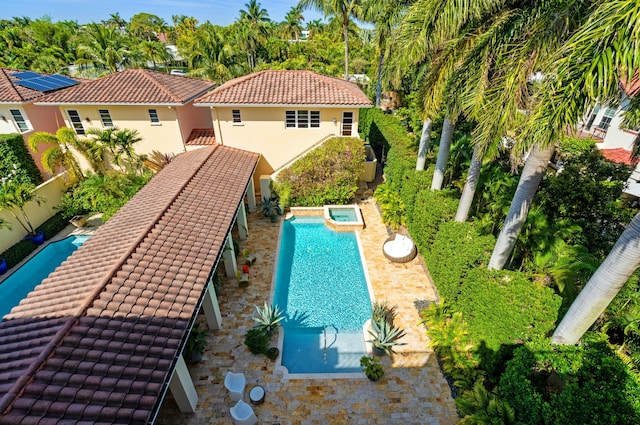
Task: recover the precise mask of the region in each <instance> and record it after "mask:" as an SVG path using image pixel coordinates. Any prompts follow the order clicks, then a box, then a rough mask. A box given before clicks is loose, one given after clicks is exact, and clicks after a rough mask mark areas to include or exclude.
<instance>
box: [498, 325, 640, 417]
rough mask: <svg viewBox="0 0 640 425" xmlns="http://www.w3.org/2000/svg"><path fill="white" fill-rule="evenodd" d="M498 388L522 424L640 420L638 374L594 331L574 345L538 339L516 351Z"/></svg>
mask: <svg viewBox="0 0 640 425" xmlns="http://www.w3.org/2000/svg"><path fill="white" fill-rule="evenodd" d="M499 392H500V395H501V396H502V397H503V399H504V400H506V401H507V402H509V404H510V405H511V406H512V407H513V408H514V409H515V412H516V419H517V420H519V421H520V422H521V423H523V424H531V425H537V424H559V425H560V424H562V425H564V424H594V425H599V424H637V423H640V382H639V381H638V377H637V375H634V374H631V373H629V371H628V368H627V366H626V365H625V364H624V363H623V362H622V360H621V359H620V358H619V357H618V356H617V355H616V354H615V352H613V351H612V350H611V349H610V348H609V346H608V344H607V342H606V339H605V338H604V337H599V336H598V335H596V334H587V335H585V337H584V338H583V340H582V343H581V344H580V345H577V346H573V345H569V346H566V345H553V344H551V341H550V340H549V339H541V340H537V341H533V342H530V343H527V344H525V345H524V346H522V347H520V348H518V349H516V350H515V352H514V358H513V359H512V360H511V361H510V362H509V363H508V365H507V368H506V371H505V373H504V374H503V376H502V379H501V380H500V385H499Z"/></svg>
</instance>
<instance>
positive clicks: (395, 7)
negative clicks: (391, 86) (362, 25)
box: [362, 0, 413, 108]
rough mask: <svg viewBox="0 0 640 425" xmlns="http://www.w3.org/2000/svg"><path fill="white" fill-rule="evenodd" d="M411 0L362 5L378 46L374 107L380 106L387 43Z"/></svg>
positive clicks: (368, 0)
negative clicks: (373, 27) (373, 26)
mask: <svg viewBox="0 0 640 425" xmlns="http://www.w3.org/2000/svg"><path fill="white" fill-rule="evenodd" d="M411 2H413V0H366V1H365V2H364V3H363V5H362V17H363V19H364V20H365V21H367V22H371V23H373V24H374V25H375V42H376V46H377V48H378V72H377V80H378V81H377V85H376V107H378V108H379V107H380V97H381V94H382V65H383V63H384V58H385V55H386V54H387V51H388V49H389V48H390V47H391V43H387V42H388V41H389V39H390V38H391V37H392V36H393V34H394V32H395V30H396V29H397V27H398V25H399V24H400V22H401V19H402V17H403V16H404V14H405V12H406V10H407V7H408V6H409V4H410V3H411Z"/></svg>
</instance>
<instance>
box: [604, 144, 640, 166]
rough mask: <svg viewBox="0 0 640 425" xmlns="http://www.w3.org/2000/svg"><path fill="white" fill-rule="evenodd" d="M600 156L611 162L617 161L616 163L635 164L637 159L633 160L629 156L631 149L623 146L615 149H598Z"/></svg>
mask: <svg viewBox="0 0 640 425" xmlns="http://www.w3.org/2000/svg"><path fill="white" fill-rule="evenodd" d="M600 152H601V153H602V156H604V157H605V158H607V159H608V160H609V161H611V162H617V163H618V164H627V165H632V166H635V165H636V164H637V163H638V161H634V160H633V159H632V157H631V151H628V150H626V149H625V148H615V149H600Z"/></svg>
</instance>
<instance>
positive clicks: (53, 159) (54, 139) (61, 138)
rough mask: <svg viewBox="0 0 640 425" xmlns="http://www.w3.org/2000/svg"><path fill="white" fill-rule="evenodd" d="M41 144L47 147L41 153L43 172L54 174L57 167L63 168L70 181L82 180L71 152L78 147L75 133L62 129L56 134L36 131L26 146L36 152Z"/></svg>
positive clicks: (76, 161) (79, 169)
mask: <svg viewBox="0 0 640 425" xmlns="http://www.w3.org/2000/svg"><path fill="white" fill-rule="evenodd" d="M43 144H44V145H48V147H47V149H46V150H45V151H44V152H42V166H43V167H44V169H45V170H47V171H48V172H50V173H52V174H55V173H57V171H58V168H59V167H63V168H64V169H65V170H67V172H68V173H69V177H70V178H71V179H72V180H82V179H83V178H84V174H83V173H82V169H81V168H80V164H78V160H77V159H76V157H75V156H74V154H73V151H72V149H73V148H78V146H79V141H78V138H77V136H76V133H75V132H74V131H73V130H72V129H70V128H68V127H62V128H59V129H58V131H57V132H56V134H51V133H47V132H46V131H37V132H35V133H33V134H32V135H31V136H30V137H29V140H28V145H29V147H30V148H31V150H32V151H34V152H38V146H40V145H43Z"/></svg>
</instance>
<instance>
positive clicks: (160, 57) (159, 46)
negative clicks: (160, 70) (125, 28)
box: [138, 41, 173, 69]
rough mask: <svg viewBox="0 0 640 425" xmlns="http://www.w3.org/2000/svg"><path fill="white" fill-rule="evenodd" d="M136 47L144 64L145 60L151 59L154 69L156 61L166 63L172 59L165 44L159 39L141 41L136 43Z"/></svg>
mask: <svg viewBox="0 0 640 425" xmlns="http://www.w3.org/2000/svg"><path fill="white" fill-rule="evenodd" d="M138 49H139V50H140V53H141V55H142V59H143V60H144V61H145V66H146V62H147V61H151V62H152V63H153V69H156V62H160V63H167V62H169V61H170V60H172V59H173V56H172V55H171V52H169V50H168V48H167V46H166V45H165V44H164V43H162V42H160V41H143V42H142V43H140V44H139V45H138Z"/></svg>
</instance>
